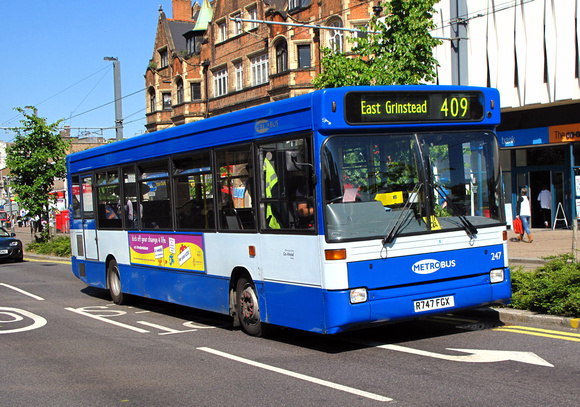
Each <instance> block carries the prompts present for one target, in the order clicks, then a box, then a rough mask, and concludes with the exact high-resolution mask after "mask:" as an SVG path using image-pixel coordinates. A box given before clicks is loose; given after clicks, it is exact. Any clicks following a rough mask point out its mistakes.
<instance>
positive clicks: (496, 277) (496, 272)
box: [489, 269, 505, 284]
mask: <svg viewBox="0 0 580 407" xmlns="http://www.w3.org/2000/svg"><path fill="white" fill-rule="evenodd" d="M504 278H505V276H504V272H503V269H493V270H491V271H490V272H489V281H490V282H491V283H492V284H494V283H501V282H502V281H503V280H504Z"/></svg>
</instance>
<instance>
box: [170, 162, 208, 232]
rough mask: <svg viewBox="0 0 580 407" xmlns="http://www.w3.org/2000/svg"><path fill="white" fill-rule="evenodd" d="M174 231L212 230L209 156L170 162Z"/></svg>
mask: <svg viewBox="0 0 580 407" xmlns="http://www.w3.org/2000/svg"><path fill="white" fill-rule="evenodd" d="M173 175H174V178H173V187H174V188H175V214H176V221H177V229H178V230H181V229H204V230H207V229H214V228H215V213H214V210H213V196H214V194H213V181H212V180H213V176H212V172H211V162H210V155H209V153H207V152H206V153H196V154H193V155H192V156H187V157H180V158H176V159H174V160H173Z"/></svg>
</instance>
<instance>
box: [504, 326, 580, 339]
mask: <svg viewBox="0 0 580 407" xmlns="http://www.w3.org/2000/svg"><path fill="white" fill-rule="evenodd" d="M493 330H494V331H501V332H515V333H521V334H525V335H532V336H542V337H544V338H552V339H562V340H566V341H572V342H580V334H577V333H573V332H562V331H553V330H550V329H541V328H531V327H527V326H516V325H513V326H502V327H499V328H494V329H493Z"/></svg>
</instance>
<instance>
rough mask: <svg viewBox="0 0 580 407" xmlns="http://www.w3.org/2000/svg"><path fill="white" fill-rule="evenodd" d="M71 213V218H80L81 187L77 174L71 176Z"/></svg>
mask: <svg viewBox="0 0 580 407" xmlns="http://www.w3.org/2000/svg"><path fill="white" fill-rule="evenodd" d="M71 178H72V182H71V185H72V213H73V219H80V218H81V188H80V184H79V178H78V175H76V176H75V175H73V176H72V177H71Z"/></svg>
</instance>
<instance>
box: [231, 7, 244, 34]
mask: <svg viewBox="0 0 580 407" xmlns="http://www.w3.org/2000/svg"><path fill="white" fill-rule="evenodd" d="M232 18H242V13H240V12H237V13H234V14H232ZM233 23H234V36H235V35H240V34H241V33H242V22H241V21H239V20H238V21H236V20H234V21H233Z"/></svg>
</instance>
